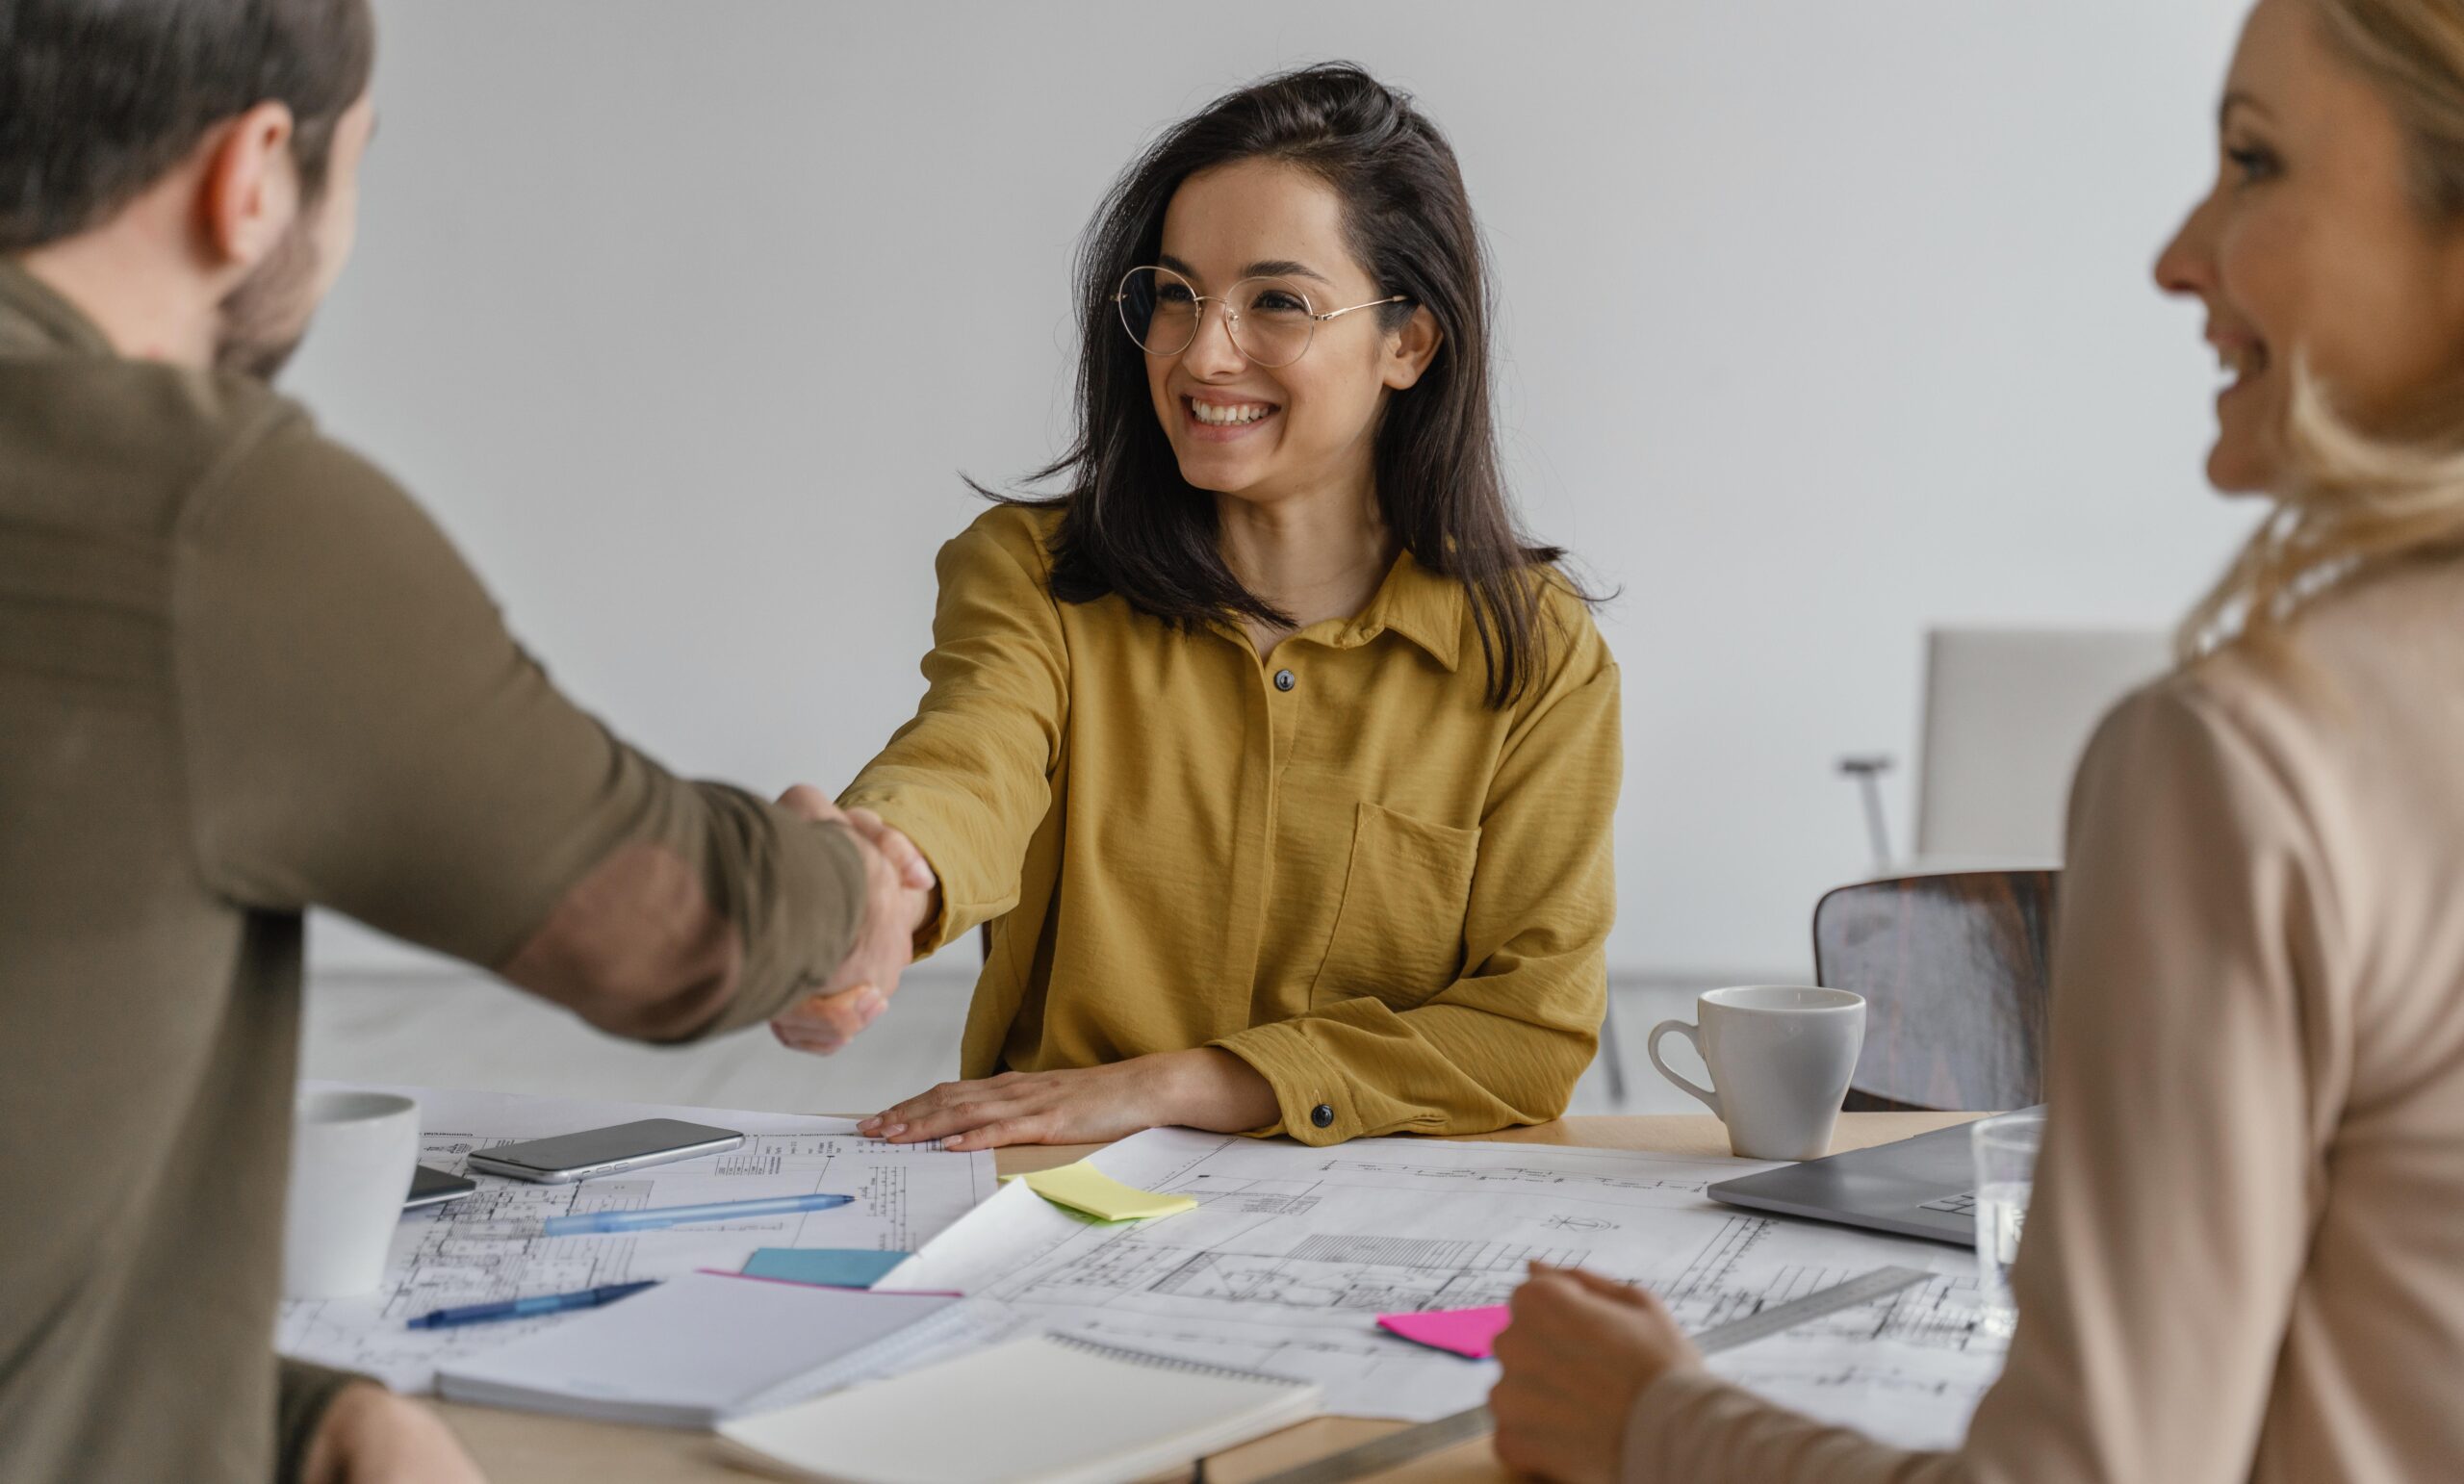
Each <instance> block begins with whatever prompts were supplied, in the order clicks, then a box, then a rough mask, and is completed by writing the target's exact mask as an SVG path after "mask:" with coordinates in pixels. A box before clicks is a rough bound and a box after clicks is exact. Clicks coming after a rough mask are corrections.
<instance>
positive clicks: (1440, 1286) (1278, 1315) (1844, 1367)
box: [881, 1129, 2002, 1446]
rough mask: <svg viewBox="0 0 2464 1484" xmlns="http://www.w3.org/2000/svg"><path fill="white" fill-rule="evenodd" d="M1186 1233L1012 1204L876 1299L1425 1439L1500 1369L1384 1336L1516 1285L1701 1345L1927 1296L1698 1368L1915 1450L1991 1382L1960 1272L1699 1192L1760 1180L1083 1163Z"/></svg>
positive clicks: (1616, 1171) (1479, 1153)
mask: <svg viewBox="0 0 2464 1484" xmlns="http://www.w3.org/2000/svg"><path fill="white" fill-rule="evenodd" d="M1094 1163H1095V1164H1097V1165H1098V1166H1099V1167H1100V1168H1102V1169H1103V1170H1104V1172H1105V1173H1107V1174H1109V1175H1111V1176H1113V1177H1114V1178H1115V1179H1117V1180H1121V1181H1124V1182H1126V1183H1128V1184H1130V1185H1133V1186H1137V1187H1139V1188H1141V1189H1144V1190H1167V1191H1172V1192H1175V1193H1180V1194H1186V1195H1190V1196H1193V1197H1194V1198H1195V1199H1196V1200H1197V1202H1198V1208H1197V1209H1196V1210H1195V1211H1192V1212H1188V1213H1186V1214H1184V1215H1177V1216H1169V1217H1166V1218H1163V1219H1161V1220H1155V1221H1147V1222H1136V1223H1123V1224H1119V1225H1112V1226H1105V1225H1096V1224H1090V1223H1088V1222H1085V1221H1083V1220H1081V1219H1079V1218H1077V1217H1074V1216H1071V1215H1066V1214H1065V1213H1063V1212H1061V1211H1059V1210H1057V1209H1055V1208H1053V1207H1052V1206H1050V1205H1049V1204H1047V1203H1046V1202H1044V1201H1043V1200H1041V1199H1040V1197H1038V1196H1036V1195H1035V1194H1034V1193H1033V1192H1032V1191H1031V1190H1027V1189H1026V1188H1025V1187H1024V1186H1023V1185H1013V1186H1011V1187H1008V1188H1006V1189H1004V1190H1002V1191H1001V1192H1000V1193H999V1194H998V1195H996V1196H995V1197H993V1198H992V1199H991V1200H989V1201H988V1202H986V1203H985V1204H984V1205H983V1206H981V1207H979V1208H977V1210H976V1211H975V1212H973V1213H972V1214H970V1215H967V1216H966V1217H965V1218H964V1219H963V1220H961V1221H960V1222H959V1223H958V1224H957V1225H956V1226H954V1227H952V1228H951V1229H950V1230H948V1231H947V1232H944V1233H943V1234H942V1235H941V1236H940V1237H939V1238H938V1239H937V1240H936V1241H934V1242H933V1243H932V1244H931V1245H929V1246H927V1247H926V1248H924V1249H923V1250H922V1251H921V1252H919V1253H918V1254H917V1255H916V1257H914V1258H913V1259H911V1260H910V1261H909V1262H907V1263H906V1264H904V1265H902V1266H901V1267H899V1268H898V1269H896V1270H895V1271H893V1272H892V1273H890V1274H889V1276H888V1277H886V1278H885V1279H884V1280H883V1281H882V1284H881V1286H882V1287H884V1288H913V1289H945V1290H958V1291H962V1292H967V1293H970V1294H973V1295H976V1296H978V1297H980V1298H983V1299H986V1300H988V1301H990V1302H993V1303H998V1304H1000V1305H1003V1306H1005V1307H1007V1308H1008V1309H1009V1310H1011V1311H1012V1312H1013V1313H1014V1314H1015V1315H1017V1316H1018V1317H1019V1318H1020V1319H1021V1320H1022V1321H1023V1322H1031V1323H1034V1324H1037V1325H1040V1327H1043V1328H1047V1329H1051V1330H1054V1331H1058V1332H1063V1333H1070V1334H1079V1335H1085V1336H1087V1337H1089V1338H1091V1339H1096V1340H1102V1341H1108V1342H1110V1343H1115V1344H1119V1345H1124V1346H1128V1347H1131V1348H1139V1349H1147V1350H1156V1351H1160V1352H1163V1353H1167V1354H1171V1355H1176V1356H1182V1357H1186V1358H1189V1359H1193V1360H1202V1361H1208V1362H1212V1363H1215V1364H1219V1365H1228V1366H1236V1367H1242V1368H1245V1369H1257V1370H1266V1371H1271V1372H1275V1373H1279V1374H1284V1375H1291V1376H1296V1377H1300V1378H1304V1379H1307V1380H1311V1381H1315V1382H1317V1383H1318V1384H1320V1385H1321V1386H1323V1387H1324V1388H1325V1389H1326V1405H1327V1410H1328V1411H1330V1412H1333V1413H1338V1414H1343V1415H1347V1416H1354V1417H1386V1418H1401V1419H1405V1420H1430V1419H1433V1418H1438V1417H1442V1416H1445V1415H1447V1414H1448V1413H1451V1412H1456V1411H1460V1410H1462V1409H1464V1408H1466V1407H1472V1406H1476V1405H1478V1404H1479V1403H1480V1402H1481V1401H1483V1400H1484V1399H1485V1398H1486V1396H1487V1394H1488V1390H1489V1388H1490V1387H1491V1386H1492V1385H1494V1384H1495V1382H1496V1378H1497V1371H1496V1368H1495V1366H1494V1365H1493V1364H1492V1363H1488V1362H1480V1361H1468V1360H1463V1359H1459V1358H1457V1357H1454V1356H1450V1355H1445V1354H1441V1353H1438V1352H1435V1351H1431V1350H1426V1349H1424V1348H1422V1347H1420V1346H1418V1345H1415V1344H1412V1343H1409V1342H1407V1341H1404V1340H1401V1339H1399V1338H1397V1337H1395V1336H1392V1335H1388V1334H1385V1333H1384V1332H1382V1331H1380V1330H1379V1329H1377V1327H1376V1325H1375V1318H1376V1316H1377V1315H1379V1314H1391V1313H1396V1312H1399V1311H1409V1310H1428V1309H1453V1308H1464V1307H1470V1306H1475V1305H1480V1304H1495V1303H1502V1302H1504V1301H1505V1299H1506V1298H1507V1296H1508V1295H1509V1294H1511V1293H1512V1292H1513V1291H1514V1288H1515V1286H1516V1285H1517V1284H1518V1283H1520V1282H1521V1281H1522V1279H1523V1277H1524V1275H1525V1272H1526V1269H1527V1265H1529V1264H1531V1263H1534V1262H1540V1263H1548V1264H1553V1265H1578V1266H1581V1267H1589V1268H1591V1269H1593V1270H1594V1271H1597V1272H1602V1273H1605V1274H1607V1275H1609V1276H1611V1277H1615V1278H1619V1279H1623V1280H1625V1281H1628V1282H1633V1283H1640V1284H1642V1285H1644V1286H1646V1287H1648V1288H1650V1289H1652V1290H1653V1291H1654V1292H1657V1293H1658V1294H1659V1295H1660V1296H1661V1297H1662V1298H1663V1299H1665V1300H1666V1301H1667V1302H1668V1304H1669V1305H1670V1307H1671V1308H1672V1309H1673V1310H1674V1311H1675V1313H1676V1315H1677V1317H1678V1318H1679V1320H1680V1322H1681V1323H1682V1324H1684V1326H1685V1327H1686V1328H1687V1329H1688V1330H1701V1329H1705V1328H1707V1327H1709V1326H1711V1325H1714V1324H1720V1323H1724V1322H1726V1321H1728V1320H1731V1319H1734V1318H1741V1317H1743V1316H1745V1315H1749V1314H1752V1313H1755V1312H1757V1311H1758V1310H1760V1309H1762V1308H1764V1307H1767V1306H1770V1305H1774V1304H1779V1303H1784V1302H1785V1301H1787V1300H1789V1299H1791V1298H1797V1297H1801V1296H1803V1295H1804V1294H1807V1293H1809V1292H1814V1291H1815V1290H1817V1289H1822V1288H1827V1287H1829V1286H1830V1285H1832V1284H1834V1283H1837V1282H1840V1281H1843V1280H1845V1279H1847V1278H1850V1277H1854V1276H1856V1275H1857V1274H1859V1273H1861V1272H1864V1271H1867V1270H1869V1269H1871V1268H1874V1267H1882V1266H1885V1265H1898V1266H1902V1267H1918V1268H1924V1269H1927V1270H1929V1271H1931V1272H1934V1273H1935V1274H1937V1276H1936V1277H1935V1278H1933V1279H1932V1280H1931V1281H1929V1282H1927V1283H1924V1284H1921V1285H1918V1286H1917V1287H1914V1288H1912V1289H1909V1290H1906V1291H1903V1292H1900V1293H1897V1294H1894V1295H1892V1296H1890V1297H1887V1298H1884V1299H1880V1300H1876V1301H1875V1302H1872V1303H1869V1304H1864V1305H1860V1306H1858V1307H1856V1308H1852V1309H1848V1310H1843V1311H1841V1312H1839V1313H1837V1314H1834V1315H1831V1316H1829V1317H1827V1318H1822V1319H1819V1320H1815V1321H1813V1322H1811V1323H1809V1324H1807V1325H1804V1326H1801V1327H1799V1328H1797V1329H1795V1330H1792V1331H1789V1332H1788V1333H1787V1334H1785V1335H1782V1336H1778V1337H1775V1338H1773V1339H1769V1340H1765V1341H1761V1342H1758V1343H1754V1344H1751V1345H1747V1346H1744V1347H1741V1348H1739V1349H1736V1350H1732V1351H1729V1352H1726V1353H1724V1354H1722V1355H1719V1356H1715V1357H1713V1358H1712V1360H1711V1362H1710V1365H1711V1367H1712V1369H1714V1370H1716V1371H1717V1372H1719V1373H1720V1374H1722V1375H1725V1376H1728V1377H1729V1378H1731V1379H1732V1380H1735V1381H1737V1382H1739V1383H1741V1384H1743V1385H1745V1386H1748V1387H1750V1388H1752V1389H1754V1390H1756V1391H1758V1392H1760V1393H1762V1394H1765V1395H1768V1396H1771V1397H1772V1398H1774V1399H1776V1400H1779V1401H1783V1402H1785V1403H1787V1404H1789V1405H1791V1406H1795V1407H1798V1408H1800V1409H1801V1410H1804V1411H1807V1412H1809V1413H1811V1414H1813V1415H1815V1416H1817V1417H1821V1418H1824V1419H1826V1420H1835V1421H1846V1422H1854V1423H1855V1424H1857V1425H1859V1426H1862V1427H1864V1428H1866V1429H1867V1430H1868V1431H1871V1432H1874V1433H1876V1434H1877V1435H1879V1436H1882V1437H1885V1438H1886V1439H1888V1440H1889V1441H1892V1442H1896V1443H1900V1444H1903V1445H1906V1446H1947V1445H1950V1444H1954V1443H1956V1442H1957V1441H1958V1440H1959V1438H1960V1437H1961V1436H1962V1434H1963V1432H1964V1430H1965V1428H1966V1422H1967V1417H1968V1414H1969V1412H1970V1411H1972V1410H1973V1408H1974V1406H1975V1403H1976V1400H1977V1398H1978V1396H1980V1395H1981V1394H1983V1392H1984V1390H1985V1388H1986V1387H1987V1386H1988V1385H1989V1383H1990V1382H1991V1380H1992V1378H1993V1376H1994V1375H1995V1374H1996V1373H1997V1371H1998V1370H1999V1369H2000V1366H2001V1358H2002V1346H2001V1343H2000V1342H1999V1341H1996V1340H1993V1339H1990V1338H1989V1337H1988V1336H1987V1335H1986V1334H1985V1333H1984V1332H1983V1331H1982V1329H1981V1328H1980V1327H1979V1325H1978V1323H1977V1304H1976V1282H1975V1260H1974V1258H1973V1257H1972V1256H1970V1255H1969V1254H1966V1253H1963V1252H1961V1251H1959V1250H1958V1249H1955V1248H1951V1247H1945V1246H1941V1245H1938V1244H1935V1243H1931V1242H1921V1241H1909V1240H1905V1239H1901V1238H1894V1237H1886V1236H1881V1235H1875V1234H1868V1233H1862V1232H1856V1231H1850V1230H1847V1229H1844V1228H1838V1227H1830V1226H1824V1225H1821V1224H1819V1223H1814V1222H1798V1221H1791V1220H1788V1219H1785V1218H1781V1217H1768V1216H1762V1215H1755V1214H1749V1213H1746V1212H1742V1211H1737V1210H1734V1209H1732V1208H1730V1207H1726V1206H1722V1205H1719V1204H1718V1203H1716V1202H1713V1201H1711V1200H1709V1199H1708V1198H1707V1197H1706V1196H1705V1195H1704V1194H1703V1190H1704V1187H1705V1186H1706V1185H1708V1184H1712V1183H1715V1182H1717V1181H1721V1180H1726V1179H1729V1178H1732V1177H1733V1176H1735V1175H1738V1174H1742V1173H1746V1172H1749V1171H1751V1170H1754V1169H1758V1168H1765V1167H1768V1166H1765V1165H1759V1164H1749V1163H1746V1162H1743V1161H1737V1160H1726V1159H1695V1158H1684V1157H1679V1156H1670V1155H1651V1154H1637V1153H1631V1152H1628V1151H1623V1150H1608V1149H1581V1148H1565V1147H1558V1146H1544V1145H1536V1144H1516V1143H1454V1142H1438V1141H1434V1140H1424V1139H1364V1140H1357V1141H1354V1142H1352V1143H1349V1144H1345V1145H1342V1146H1340V1147H1338V1148H1333V1149H1310V1148H1303V1147H1298V1146H1296V1145H1293V1144H1290V1143H1285V1142H1281V1141H1261V1140H1254V1139H1240V1138H1234V1137H1227V1136H1220V1135H1213V1134H1198V1133H1193V1132H1191V1131H1189V1130H1184V1129H1159V1130H1152V1131H1149V1132H1147V1133H1144V1134H1140V1135H1137V1136H1135V1137H1134V1138H1131V1139H1125V1140H1123V1141H1121V1142H1120V1143H1118V1144H1116V1145H1114V1146H1113V1147H1111V1148H1109V1149H1107V1150H1104V1151H1103V1152H1101V1153H1099V1154H1097V1155H1096V1156H1094Z"/></svg>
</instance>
